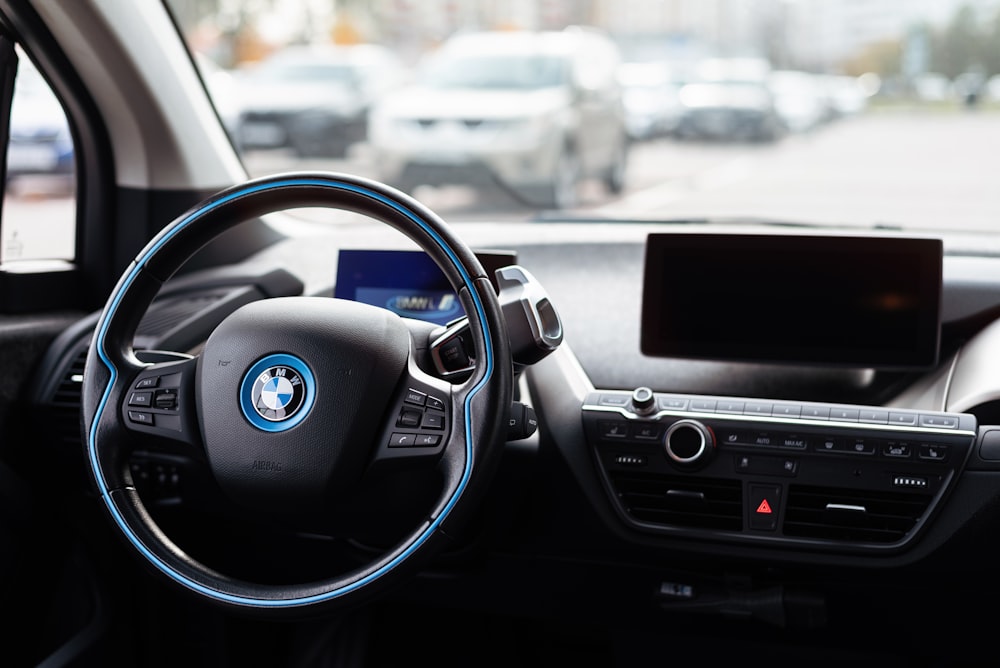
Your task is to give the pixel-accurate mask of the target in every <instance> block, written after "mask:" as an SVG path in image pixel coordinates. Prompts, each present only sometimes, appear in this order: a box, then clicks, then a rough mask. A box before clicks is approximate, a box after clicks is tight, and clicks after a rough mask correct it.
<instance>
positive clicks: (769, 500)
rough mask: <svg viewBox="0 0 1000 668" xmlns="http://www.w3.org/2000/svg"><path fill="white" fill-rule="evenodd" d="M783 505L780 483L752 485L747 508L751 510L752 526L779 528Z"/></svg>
mask: <svg viewBox="0 0 1000 668" xmlns="http://www.w3.org/2000/svg"><path fill="white" fill-rule="evenodd" d="M780 507H781V486H780V485H750V498H749V503H748V504H747V508H748V510H749V511H750V528H751V529H757V530H758V531H774V530H775V529H777V528H778V510H779V509H780Z"/></svg>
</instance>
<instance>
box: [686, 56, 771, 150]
mask: <svg viewBox="0 0 1000 668" xmlns="http://www.w3.org/2000/svg"><path fill="white" fill-rule="evenodd" d="M770 73H771V68H770V64H769V63H768V62H767V61H766V60H763V59H759V58H712V59H708V60H706V61H705V62H704V63H702V64H701V66H699V68H698V72H697V77H698V79H697V81H694V82H692V83H689V84H686V85H685V86H684V87H683V88H681V90H680V93H679V96H680V101H681V105H682V107H683V109H682V113H681V118H680V121H679V123H678V126H677V130H676V135H677V136H678V137H679V138H682V139H711V140H721V141H773V140H775V139H777V138H779V137H780V136H781V135H782V134H783V133H784V131H785V128H784V123H783V122H782V120H781V117H780V115H779V114H778V110H777V109H776V107H775V103H774V95H773V94H772V93H771V89H770V88H769V86H768V76H769V75H770Z"/></svg>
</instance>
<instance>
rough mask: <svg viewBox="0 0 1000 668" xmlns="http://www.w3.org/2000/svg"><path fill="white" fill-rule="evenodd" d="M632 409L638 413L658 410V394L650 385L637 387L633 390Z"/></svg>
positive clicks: (647, 413)
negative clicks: (654, 392)
mask: <svg viewBox="0 0 1000 668" xmlns="http://www.w3.org/2000/svg"><path fill="white" fill-rule="evenodd" d="M632 410H634V411H635V414H636V415H649V414H650V413H653V412H654V411H655V410H656V395H655V394H653V391H652V390H651V389H649V388H648V387H637V388H635V390H633V391H632Z"/></svg>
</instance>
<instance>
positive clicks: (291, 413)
mask: <svg viewBox="0 0 1000 668" xmlns="http://www.w3.org/2000/svg"><path fill="white" fill-rule="evenodd" d="M314 393H315V382H314V381H313V375H312V372H310V371H309V367H307V366H306V365H305V362H303V361H302V360H300V359H299V358H297V357H294V356H292V355H286V354H275V355H268V356H267V357H265V358H263V359H260V360H258V361H257V362H256V363H255V364H254V365H253V366H252V367H250V369H249V370H248V371H247V373H246V375H245V376H244V377H243V382H242V383H241V385H240V408H241V409H242V410H243V415H244V416H245V417H246V419H247V420H248V421H249V422H250V424H252V425H253V426H255V427H257V428H258V429H262V430H263V431H271V432H276V431H284V430H286V429H290V428H292V427H294V426H295V425H296V424H298V423H299V422H301V421H302V420H303V419H304V418H305V416H306V414H307V413H308V412H309V409H310V408H311V407H312V404H313V398H314V396H313V395H314Z"/></svg>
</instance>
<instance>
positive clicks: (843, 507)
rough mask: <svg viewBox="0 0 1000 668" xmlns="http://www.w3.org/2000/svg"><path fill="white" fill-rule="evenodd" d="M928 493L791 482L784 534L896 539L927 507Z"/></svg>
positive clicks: (856, 539) (884, 541) (868, 540)
mask: <svg viewBox="0 0 1000 668" xmlns="http://www.w3.org/2000/svg"><path fill="white" fill-rule="evenodd" d="M931 498H932V497H931V495H929V494H907V493H900V492H881V491H872V490H861V489H841V488H834V487H809V486H804V485H792V486H791V487H790V489H789V492H788V503H787V505H786V507H785V523H784V527H783V531H784V534H785V535H786V536H795V537H800V538H819V539H824V540H836V541H850V542H860V543H879V544H887V543H896V542H899V541H901V540H903V538H905V537H906V536H907V534H909V532H910V531H912V530H913V528H914V527H915V526H916V524H917V521H918V520H919V519H920V517H921V516H922V515H923V514H924V513H925V512H926V511H927V508H928V506H929V505H930V502H931Z"/></svg>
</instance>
